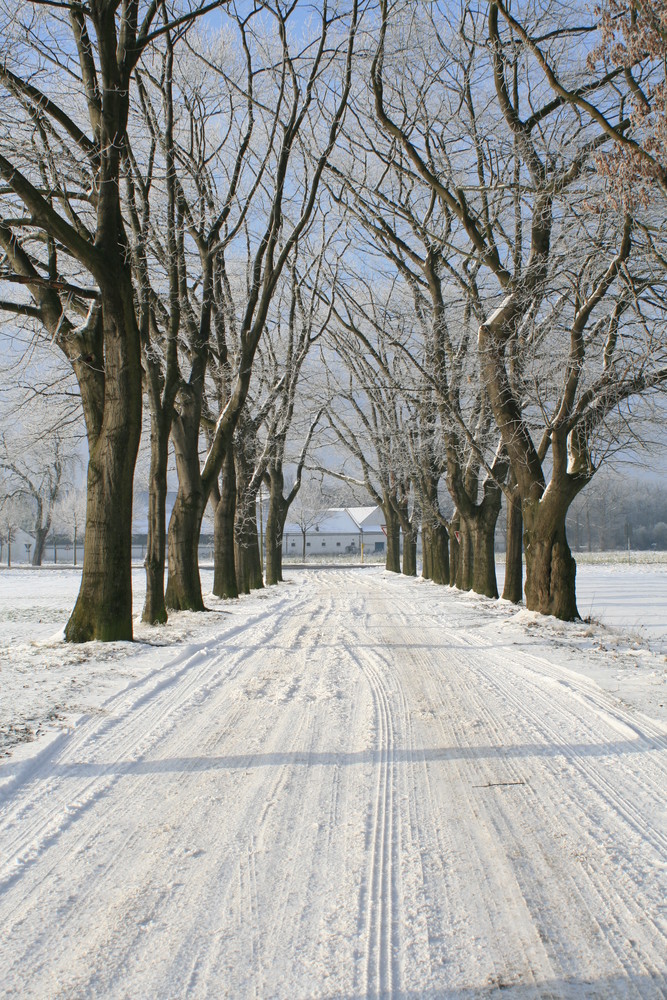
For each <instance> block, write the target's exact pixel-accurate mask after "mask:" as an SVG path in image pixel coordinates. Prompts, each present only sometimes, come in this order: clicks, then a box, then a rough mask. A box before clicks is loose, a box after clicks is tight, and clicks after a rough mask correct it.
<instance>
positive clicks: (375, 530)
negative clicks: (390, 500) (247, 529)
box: [283, 507, 387, 557]
mask: <svg viewBox="0 0 667 1000" xmlns="http://www.w3.org/2000/svg"><path fill="white" fill-rule="evenodd" d="M383 526H384V515H383V513H382V508H381V507H332V508H331V510H327V511H323V513H322V516H321V517H318V518H317V523H316V524H313V525H312V527H309V528H307V529H306V538H305V543H306V556H323V555H326V556H332V555H357V556H361V553H362V546H363V552H364V554H365V555H375V554H378V555H384V553H385V551H386V547H387V539H386V535H385V533H384V531H383ZM303 548H304V537H303V531H302V529H301V527H300V526H299V525H298V524H294V523H288V524H286V525H285V528H284V531H283V553H284V555H286V556H297V557H301V556H303Z"/></svg>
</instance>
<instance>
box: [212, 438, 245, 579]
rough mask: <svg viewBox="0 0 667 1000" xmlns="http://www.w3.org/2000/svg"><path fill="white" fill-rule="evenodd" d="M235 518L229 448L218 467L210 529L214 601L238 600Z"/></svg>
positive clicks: (232, 458)
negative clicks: (217, 488)
mask: <svg viewBox="0 0 667 1000" xmlns="http://www.w3.org/2000/svg"><path fill="white" fill-rule="evenodd" d="M235 515H236V470H235V468H234V451H233V448H232V446H231V445H230V446H229V448H228V449H227V454H226V455H225V460H224V463H223V466H222V491H221V494H220V500H219V501H218V505H217V507H216V508H215V522H214V529H213V553H214V554H213V565H214V569H213V593H214V594H215V596H216V597H227V598H233V597H238V596H239V590H238V583H237V580H236V564H235V559H234V519H235Z"/></svg>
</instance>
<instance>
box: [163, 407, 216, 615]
mask: <svg viewBox="0 0 667 1000" xmlns="http://www.w3.org/2000/svg"><path fill="white" fill-rule="evenodd" d="M182 411H183V412H182V413H181V414H180V415H175V416H174V421H173V426H172V440H173V442H174V451H175V454H176V469H177V472H178V493H177V494H176V502H175V504H174V509H173V510H172V512H171V518H170V519H169V536H168V543H167V552H168V558H169V577H168V579H167V590H166V593H165V604H166V606H167V608H173V610H174V611H205V610H206V608H205V607H204V601H203V599H202V593H201V579H200V577H199V535H200V532H201V521H202V517H203V516H204V510H205V507H206V501H207V499H208V498H207V497H205V496H204V495H203V491H202V485H201V476H200V474H199V453H198V447H197V445H198V441H199V409H198V402H197V400H195V402H194V405H193V406H192V409H190V408H189V406H188V404H187V402H184V403H183V404H182Z"/></svg>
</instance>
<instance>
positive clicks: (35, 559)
mask: <svg viewBox="0 0 667 1000" xmlns="http://www.w3.org/2000/svg"><path fill="white" fill-rule="evenodd" d="M49 527H50V525H46V526H44V525H42V526H41V527H40V528H36V529H35V551H34V552H33V554H32V565H33V566H41V565H42V559H43V558H44V549H45V547H46V536H47V535H48V533H49Z"/></svg>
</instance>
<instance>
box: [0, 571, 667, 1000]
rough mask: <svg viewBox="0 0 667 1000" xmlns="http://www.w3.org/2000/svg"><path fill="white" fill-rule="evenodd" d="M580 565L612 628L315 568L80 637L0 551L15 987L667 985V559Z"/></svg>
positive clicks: (2, 763) (97, 993)
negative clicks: (133, 630)
mask: <svg viewBox="0 0 667 1000" xmlns="http://www.w3.org/2000/svg"><path fill="white" fill-rule="evenodd" d="M578 580H579V606H580V611H581V613H582V614H583V615H590V616H591V617H592V618H593V619H596V620H600V621H603V622H609V623H610V625H609V627H605V626H604V625H600V624H597V621H595V622H593V623H591V624H586V623H577V624H563V623H560V622H557V621H555V620H553V619H544V618H540V617H539V616H537V615H534V614H532V613H530V612H527V611H526V610H525V609H522V608H514V607H512V606H510V605H508V604H506V603H505V602H492V601H488V600H486V599H483V598H478V597H474V596H473V595H469V594H460V593H457V592H455V591H453V590H450V589H449V588H438V587H435V586H433V585H432V584H427V583H424V582H422V581H420V580H410V579H405V578H401V577H397V576H393V575H388V574H385V573H384V572H383V571H381V570H378V569H365V570H351V569H337V570H309V571H290V572H289V573H288V577H287V582H286V583H285V584H283V585H282V586H280V587H279V588H272V589H271V590H270V591H264V592H260V593H255V594H253V595H251V596H250V597H248V598H243V599H241V600H240V601H235V602H228V603H223V602H219V601H216V600H215V599H209V600H208V603H209V605H210V607H211V608H212V610H211V611H210V613H209V614H206V615H193V614H179V615H174V616H173V617H172V619H171V621H170V623H169V625H168V626H166V627H165V628H161V629H149V628H147V627H145V626H141V625H139V626H138V628H137V638H138V640H139V641H137V642H135V643H134V644H131V645H130V644H122V643H118V644H109V645H102V644H98V643H91V644H89V645H87V646H83V647H72V646H67V645H65V644H64V643H63V642H62V641H61V639H60V637H59V635H60V631H61V629H62V625H63V624H64V621H65V619H66V617H67V613H68V611H69V609H70V608H71V606H72V603H73V600H74V597H75V594H76V589H77V577H76V575H75V573H74V572H73V571H72V570H65V569H59V570H55V569H54V570H46V571H44V572H34V571H30V570H12V571H11V572H0V748H1V747H2V746H4V751H5V756H4V757H2V758H0V927H2V933H1V935H0V996H12V997H26V998H27V997H34V998H44V1000H51V998H65V997H67V998H75V997H76V998H83V997H90V998H92V997H100V998H101V997H104V998H106V997H109V998H121V997H123V998H126V997H127V998H158V1000H162V998H165V1000H171V998H180V997H184V998H185V997H187V998H190V997H193V998H199V997H207V998H222V997H230V998H245V997H260V998H270V997H276V998H290V1000H292V998H293V1000H308V998H332V1000H333V998H340V1000H353V998H354V1000H357V998H364V997H405V998H410V1000H416V998H422V997H424V998H436V997H438V998H439V997H444V998H455V1000H473V998H477V997H480V998H482V997H483V998H486V997H498V998H500V997H510V998H511V1000H524V998H544V1000H546V998H547V997H548V998H551V1000H559V998H584V997H586V998H607V997H610V998H614V997H645V998H654V997H655V998H657V997H664V996H665V995H667V979H666V974H667V923H666V921H665V913H664V901H665V898H666V896H667V877H666V875H667V864H666V862H667V827H666V824H665V789H666V788H667V709H666V708H665V705H666V701H665V695H666V694H667V688H666V685H665V680H666V666H665V642H666V634H667V628H666V621H665V620H666V619H667V614H665V609H666V608H667V566H664V565H662V566H660V565H655V566H642V567H637V566H634V567H624V566H622V565H618V566H614V567H605V566H581V567H580V569H579V574H578ZM210 584H211V575H210V574H208V573H205V574H204V585H205V588H207V587H210ZM136 585H137V586H136V591H137V607H140V601H141V593H140V591H141V586H142V574H141V573H140V572H137V574H136ZM619 595H621V596H620V597H619ZM36 735H37V737H38V738H36V739H34V737H35V736H36Z"/></svg>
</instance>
